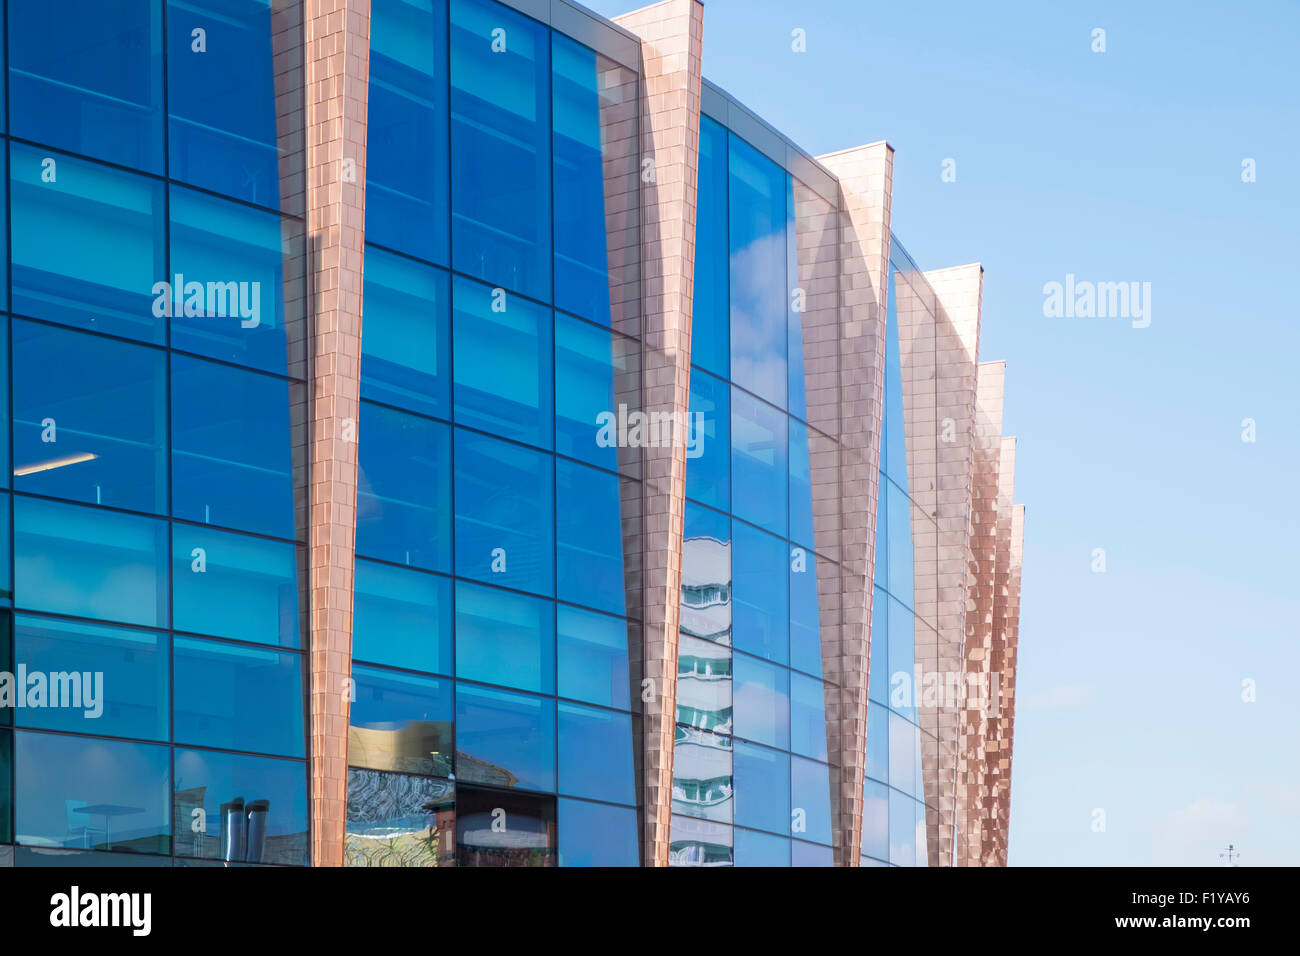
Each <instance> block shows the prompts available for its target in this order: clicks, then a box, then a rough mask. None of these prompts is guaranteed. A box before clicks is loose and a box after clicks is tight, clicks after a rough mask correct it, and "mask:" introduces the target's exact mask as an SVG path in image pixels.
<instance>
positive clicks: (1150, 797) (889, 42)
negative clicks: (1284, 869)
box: [588, 0, 1300, 866]
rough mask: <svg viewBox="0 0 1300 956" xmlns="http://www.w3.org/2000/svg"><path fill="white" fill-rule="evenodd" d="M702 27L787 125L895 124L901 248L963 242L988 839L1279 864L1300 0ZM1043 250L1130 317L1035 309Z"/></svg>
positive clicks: (1040, 852) (1291, 762)
mask: <svg viewBox="0 0 1300 956" xmlns="http://www.w3.org/2000/svg"><path fill="white" fill-rule="evenodd" d="M588 5H589V6H591V7H592V8H593V9H595V10H597V11H598V12H600V13H602V14H605V15H607V16H612V15H617V14H619V13H624V12H626V11H627V10H629V9H633V8H634V7H635V6H638V5H639V4H636V3H635V2H634V0H633V2H628V0H588ZM1097 27H1101V28H1104V29H1105V30H1106V52H1105V53H1102V54H1098V53H1093V52H1092V50H1091V45H1092V36H1091V33H1092V30H1093V29H1094V28H1097ZM795 28H802V29H803V30H804V31H805V33H806V36H807V52H806V53H802V54H800V53H794V52H792V51H791V31H792V30H794V29H795ZM704 30H705V44H704V49H705V53H704V72H705V76H707V77H708V78H709V79H711V80H712V81H713V82H715V83H717V84H718V85H719V86H721V87H722V88H724V89H726V90H727V91H728V92H730V93H731V94H732V95H734V96H736V97H737V98H738V99H740V100H741V101H742V102H744V103H745V104H747V105H748V106H749V107H750V108H751V109H753V110H754V111H755V112H757V113H758V114H759V115H761V116H763V117H764V118H765V119H767V120H768V122H770V123H772V124H773V125H774V126H775V127H777V128H778V129H780V130H781V131H782V132H784V133H785V134H786V135H788V136H790V137H791V138H792V139H793V140H794V141H795V142H797V143H799V144H800V145H801V146H802V147H803V148H804V149H806V150H808V151H809V152H811V153H813V154H814V155H816V154H820V153H825V152H830V151H832V150H836V149H842V148H845V147H849V146H854V145H858V144H861V143H868V142H872V141H875V140H879V139H887V140H888V141H889V142H890V143H891V144H892V145H893V146H894V148H895V150H896V151H897V152H896V156H895V169H894V207H893V225H894V231H895V233H896V234H897V235H898V236H899V238H900V239H902V241H903V242H904V243H905V244H906V245H907V247H908V250H909V251H910V252H911V253H912V255H913V256H914V257H915V258H916V260H917V262H918V263H919V264H920V266H921V267H922V268H923V269H930V268H938V267H942V266H949V265H957V264H961V263H966V262H974V261H979V262H982V263H983V264H984V268H985V276H984V317H983V328H982V340H981V343H980V345H981V357H982V358H984V359H999V358H1000V359H1005V360H1006V362H1007V386H1006V414H1005V433H1006V434H1008V435H1015V436H1017V437H1018V438H1019V448H1018V461H1017V469H1016V500H1017V501H1018V502H1024V503H1025V504H1026V505H1027V510H1028V517H1027V520H1026V532H1025V565H1024V568H1025V570H1024V582H1023V606H1022V611H1021V630H1020V634H1021V637H1020V675H1019V688H1018V695H1019V696H1018V704H1017V720H1016V738H1015V762H1014V772H1013V790H1012V813H1011V819H1012V824H1011V863H1012V864H1013V865H1016V864H1021V865H1027V864H1038V865H1054V864H1068V865H1131V864H1171V865H1182V864H1188V865H1201V864H1210V865H1212V864H1216V863H1218V862H1219V861H1218V858H1217V855H1218V852H1219V850H1220V849H1221V848H1222V847H1223V846H1225V845H1226V844H1227V843H1229V842H1232V843H1234V844H1236V845H1237V846H1238V848H1239V849H1240V850H1241V860H1240V864H1241V865H1243V866H1250V865H1255V866H1260V865H1266V864H1284V865H1297V864H1300V823H1298V822H1297V819H1298V818H1300V623H1297V622H1300V583H1298V582H1297V572H1298V571H1300V504H1298V502H1300V494H1298V493H1297V491H1298V489H1300V479H1298V478H1297V474H1298V473H1300V397H1298V386H1300V374H1297V368H1298V367H1300V331H1298V330H1297V324H1298V323H1300V308H1298V307H1297V302H1298V301H1300V300H1298V299H1297V294H1296V288H1295V286H1296V285H1297V283H1298V282H1300V223H1297V216H1298V215H1300V57H1297V53H1296V51H1297V49H1298V48H1300V4H1296V3H1295V2H1292V0H1272V2H1267V0H1265V2H1256V3H1251V4H1241V3H1233V2H1227V0H1224V2H1219V3H1205V2H1199V3H1198V2H1188V0H1179V2H1168V0H1159V2H1151V0H1148V2H1142V3H1133V2H1131V0H1130V2H1092V3H1077V2H1051V3H1043V2H1041V0H1034V2H995V3H985V4H972V3H968V2H934V3H897V2H892V3H870V2H863V0H810V2H807V3H801V4H793V3H788V2H780V0H706V3H705V17H704ZM1247 157H1249V158H1253V159H1254V160H1255V161H1256V168H1257V181H1256V182H1254V183H1251V184H1246V183H1243V182H1242V180H1241V169H1242V160H1243V159H1244V158H1247ZM946 158H952V159H954V160H955V161H956V172H957V181H956V182H952V183H945V182H943V181H942V180H941V178H940V173H941V170H942V163H943V161H944V159H946ZM1067 273H1073V274H1074V275H1075V276H1077V277H1078V278H1079V279H1087V280H1092V281H1139V282H1150V283H1151V286H1152V290H1151V306H1152V309H1151V319H1152V321H1151V325H1150V327H1149V328H1145V329H1134V328H1132V327H1131V324H1130V322H1129V321H1127V320H1125V319H1115V318H1110V319H1079V318H1045V317H1044V316H1043V298H1044V297H1043V291H1042V290H1043V285H1044V284H1045V283H1047V282H1052V281H1057V282H1063V281H1064V280H1065V276H1066V274H1067ZM1245 418H1253V419H1254V420H1255V422H1256V427H1257V441H1256V442H1255V443H1253V444H1249V443H1244V442H1243V441H1242V440H1241V436H1242V425H1241V423H1242V420H1243V419H1245ZM1094 548H1104V549H1105V552H1106V571H1105V573H1102V574H1097V573H1093V571H1092V570H1091V566H1092V552H1093V549H1094ZM1248 678H1249V679H1253V680H1254V681H1255V682H1256V688H1257V689H1256V694H1257V700H1256V701H1255V702H1254V703H1245V702H1243V701H1242V681H1243V680H1245V679H1248ZM1095 808H1101V809H1102V810H1104V811H1105V814H1106V821H1105V822H1106V829H1105V832H1104V833H1095V832H1093V830H1092V820H1093V816H1092V814H1093V810H1094V809H1095Z"/></svg>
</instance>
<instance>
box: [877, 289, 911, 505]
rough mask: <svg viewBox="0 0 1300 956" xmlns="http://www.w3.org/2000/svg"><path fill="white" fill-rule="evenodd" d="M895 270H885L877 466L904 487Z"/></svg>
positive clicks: (905, 438)
mask: <svg viewBox="0 0 1300 956" xmlns="http://www.w3.org/2000/svg"><path fill="white" fill-rule="evenodd" d="M896 274H897V270H895V269H892V268H891V269H890V270H889V306H888V309H887V312H888V318H889V328H888V330H887V331H886V333H885V414H884V419H885V420H884V431H883V432H882V433H881V442H880V469H881V471H883V472H885V473H886V474H887V475H889V477H890V478H892V479H894V482H895V483H896V484H897V485H898V487H900V488H902V489H903V490H904V491H906V490H907V487H908V486H907V432H906V429H905V427H904V419H903V374H902V371H901V367H900V364H899V347H898V340H899V328H898V310H897V304H896V303H895V301H894V287H895V284H896V283H895V276H896Z"/></svg>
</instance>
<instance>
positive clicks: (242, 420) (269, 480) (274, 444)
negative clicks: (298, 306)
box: [171, 355, 302, 538]
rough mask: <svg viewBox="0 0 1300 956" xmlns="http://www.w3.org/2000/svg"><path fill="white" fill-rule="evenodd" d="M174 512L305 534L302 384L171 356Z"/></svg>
mask: <svg viewBox="0 0 1300 956" xmlns="http://www.w3.org/2000/svg"><path fill="white" fill-rule="evenodd" d="M171 384H172V514H173V515H174V516H175V517H177V518H182V519H184V520H186V521H195V522H198V523H200V524H215V525H221V526H223V527H227V528H238V529H239V530H241V531H253V532H256V533H259V534H269V535H275V536H276V537H279V538H294V537H298V536H299V535H298V533H297V530H296V529H295V527H294V504H293V492H294V487H293V482H294V475H293V438H292V431H291V429H292V424H291V420H290V418H291V415H292V413H293V408H294V406H295V405H296V404H298V401H300V400H301V394H300V393H301V391H302V386H291V385H290V384H289V382H288V381H286V380H285V379H282V378H273V377H272V376H270V375H260V374H258V373H256V372H248V371H244V370H243V369H238V368H234V367H232V366H229V365H219V364H217V363H216V362H204V361H202V360H200V359H194V358H189V357H188V356H184V355H173V356H172V383H171Z"/></svg>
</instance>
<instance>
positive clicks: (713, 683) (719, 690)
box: [677, 634, 732, 812]
mask: <svg viewBox="0 0 1300 956" xmlns="http://www.w3.org/2000/svg"><path fill="white" fill-rule="evenodd" d="M731 718H732V699H731V648H729V647H726V646H724V645H722V644H715V643H714V642H713V641H706V640H701V639H700V638H698V637H691V636H690V635H688V634H682V635H681V636H680V638H679V644H678V651H677V722H678V724H679V726H678V730H679V731H680V730H681V727H680V725H681V724H686V725H689V726H690V727H691V728H694V729H700V730H711V731H717V732H718V733H721V734H729V733H731ZM682 744H683V742H682V741H681V740H680V739H679V740H678V743H677V746H678V748H679V750H678V752H679V753H680V748H681V747H682ZM683 812H689V811H683Z"/></svg>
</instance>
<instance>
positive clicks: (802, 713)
mask: <svg viewBox="0 0 1300 956" xmlns="http://www.w3.org/2000/svg"><path fill="white" fill-rule="evenodd" d="M790 749H791V750H793V751H794V752H795V753H797V754H803V755H804V756H805V757H812V758H813V759H814V760H825V759H826V692H825V688H824V685H823V684H822V682H821V681H819V680H814V679H813V678H811V677H805V676H804V675H803V674H791V675H790Z"/></svg>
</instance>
